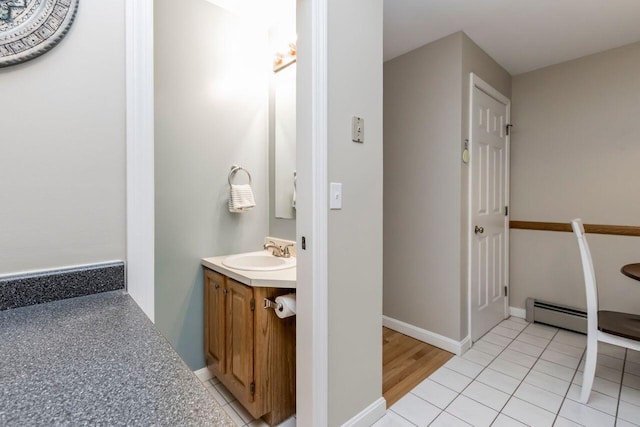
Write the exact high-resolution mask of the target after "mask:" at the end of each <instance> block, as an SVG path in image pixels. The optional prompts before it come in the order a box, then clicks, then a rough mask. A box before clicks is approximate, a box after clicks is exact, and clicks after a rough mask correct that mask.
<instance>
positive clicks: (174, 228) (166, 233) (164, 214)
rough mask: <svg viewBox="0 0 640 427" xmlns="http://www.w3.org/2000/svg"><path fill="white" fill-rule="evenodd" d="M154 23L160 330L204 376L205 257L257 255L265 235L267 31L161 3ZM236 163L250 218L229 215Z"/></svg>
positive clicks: (195, 5) (196, 1) (202, 6)
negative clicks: (252, 201)
mask: <svg viewBox="0 0 640 427" xmlns="http://www.w3.org/2000/svg"><path fill="white" fill-rule="evenodd" d="M155 19H156V22H155V30H156V32H155V55H156V56H155V67H156V70H155V79H156V80H155V84H156V87H155V114H156V118H155V120H156V124H155V132H156V141H155V143H156V150H155V156H156V158H155V167H156V170H155V173H156V187H155V190H156V205H155V208H156V297H155V298H156V303H155V312H156V325H157V326H158V327H159V328H160V330H161V331H162V333H163V334H164V335H165V336H166V337H167V338H168V339H169V341H170V342H171V344H172V345H173V346H174V348H175V349H176V350H177V351H178V353H179V354H180V356H181V357H182V358H183V359H184V360H185V361H186V362H187V363H188V365H189V366H190V367H191V368H192V369H199V368H202V367H203V366H204V364H205V362H204V350H203V326H202V325H203V322H202V319H203V298H202V292H203V291H202V268H201V267H200V258H203V257H209V256H216V255H224V254H229V253H237V252H246V251H252V250H256V249H259V248H260V247H261V244H262V239H263V238H264V236H266V235H267V233H268V230H269V221H268V200H267V194H268V172H267V166H268V130H267V124H268V113H267V108H268V69H269V66H268V64H269V61H270V56H269V55H267V54H266V53H267V47H266V46H267V36H266V32H264V33H257V32H256V31H255V30H252V29H251V27H247V26H246V25H243V23H242V22H241V21H238V19H237V18H234V17H233V16H232V15H230V14H229V13H228V12H225V11H224V10H222V9H220V8H219V7H217V6H214V5H212V4H210V3H208V2H206V1H204V0H186V1H184V2H182V3H181V4H180V7H176V6H175V4H174V2H171V1H169V0H162V1H157V2H156V3H155ZM176 35H179V37H177V36H176ZM265 63H266V64H267V65H265ZM234 163H236V164H239V165H242V166H243V167H245V168H247V169H248V170H249V171H250V172H251V174H252V176H253V190H254V193H255V197H256V203H257V207H256V208H254V209H253V210H251V211H250V212H248V213H244V214H232V213H229V211H228V209H227V196H228V184H227V175H228V172H229V168H230V166H231V165H232V164H234Z"/></svg>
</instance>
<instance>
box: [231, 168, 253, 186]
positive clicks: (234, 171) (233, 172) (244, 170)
mask: <svg viewBox="0 0 640 427" xmlns="http://www.w3.org/2000/svg"><path fill="white" fill-rule="evenodd" d="M239 171H243V172H244V173H246V174H247V176H248V177H249V185H251V174H250V173H249V171H248V170H246V169H245V168H243V167H240V166H235V165H234V166H231V172H229V177H228V178H227V179H228V181H229V185H232V184H231V179H233V177H235V176H236V173H238V172H239Z"/></svg>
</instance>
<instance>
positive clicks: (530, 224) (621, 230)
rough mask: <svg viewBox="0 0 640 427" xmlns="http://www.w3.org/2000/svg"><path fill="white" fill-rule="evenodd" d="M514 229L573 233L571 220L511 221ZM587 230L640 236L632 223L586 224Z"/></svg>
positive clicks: (639, 231)
mask: <svg viewBox="0 0 640 427" xmlns="http://www.w3.org/2000/svg"><path fill="white" fill-rule="evenodd" d="M509 227H510V228H511V229H512V230H539V231H562V232H567V233H572V232H573V230H572V229H571V223H569V222H542V221H511V222H510V223H509ZM584 229H585V232H587V233H590V234H611V235H615V236H637V237H640V227H637V226H632V225H604V224H584Z"/></svg>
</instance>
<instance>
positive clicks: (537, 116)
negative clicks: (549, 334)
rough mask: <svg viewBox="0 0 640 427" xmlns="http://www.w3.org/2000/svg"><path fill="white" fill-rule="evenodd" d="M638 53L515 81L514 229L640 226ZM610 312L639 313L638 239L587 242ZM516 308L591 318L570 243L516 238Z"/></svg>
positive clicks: (523, 233) (541, 236)
mask: <svg viewBox="0 0 640 427" xmlns="http://www.w3.org/2000/svg"><path fill="white" fill-rule="evenodd" d="M639 93H640V43H636V44H632V45H629V46H625V47H621V48H618V49H613V50H609V51H606V52H603V53H599V54H595V55H591V56H587V57H584V58H580V59H576V60H573V61H569V62H565V63H562V64H558V65H554V66H551V67H546V68H543V69H540V70H536V71H532V72H530V73H526V74H521V75H519V76H516V77H514V79H513V116H512V117H513V120H512V121H513V123H514V128H513V134H512V139H511V141H512V142H511V146H512V154H511V184H512V185H511V206H512V211H511V219H512V220H521V221H550V222H569V221H570V220H571V219H572V218H576V217H582V219H583V221H584V222H585V223H591V224H611V225H631V226H638V225H640V203H638V200H637V194H638V182H639V181H640V169H639V168H638V163H639V162H640V141H639V140H638V135H640V122H639V121H638V117H640V96H639V95H638V94H639ZM587 238H588V239H589V243H590V245H591V250H592V256H593V261H594V265H595V271H596V277H597V280H598V282H599V285H600V286H599V294H600V303H601V306H602V308H603V309H614V310H620V311H629V312H636V311H637V310H638V307H639V306H640V292H638V290H639V288H638V283H637V282H635V281H633V280H631V279H629V278H627V277H625V276H623V275H622V274H620V267H621V266H622V265H624V264H627V263H631V262H639V261H640V238H638V237H620V236H605V235H588V236H587ZM510 270H511V290H512V293H511V298H510V303H511V305H512V306H515V307H519V308H523V307H524V304H525V299H526V298H527V297H535V298H540V299H543V300H547V301H551V302H557V303H564V304H567V305H571V306H576V307H581V308H584V307H585V305H586V303H585V296H584V282H583V278H582V272H581V270H580V259H579V253H578V247H577V244H576V242H575V238H574V237H573V234H571V233H557V232H547V231H529V230H513V231H512V232H511V263H510Z"/></svg>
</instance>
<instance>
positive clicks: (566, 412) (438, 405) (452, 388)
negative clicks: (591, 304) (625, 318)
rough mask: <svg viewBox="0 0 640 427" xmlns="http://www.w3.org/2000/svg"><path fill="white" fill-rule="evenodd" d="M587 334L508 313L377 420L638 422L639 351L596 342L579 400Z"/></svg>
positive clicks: (601, 425)
mask: <svg viewBox="0 0 640 427" xmlns="http://www.w3.org/2000/svg"><path fill="white" fill-rule="evenodd" d="M585 347H586V336H585V335H581V334H576V333H573V332H568V331H564V330H558V329H556V328H552V327H549V326H544V325H538V324H528V323H526V322H525V321H524V320H522V319H518V318H513V317H512V318H510V319H507V320H505V321H504V322H502V323H501V324H500V325H499V326H496V327H495V328H494V329H493V330H492V331H491V332H489V333H487V334H486V335H485V336H484V337H482V339H480V340H479V341H478V342H477V343H476V344H475V345H474V346H473V348H472V349H471V350H469V351H468V352H467V353H465V354H464V355H462V356H461V357H458V356H455V357H454V358H452V359H451V360H450V361H449V362H447V363H446V364H445V365H444V366H443V367H441V368H440V369H438V370H437V371H436V372H434V373H433V374H432V375H431V376H430V377H429V378H427V379H426V380H424V381H423V382H422V383H421V384H419V385H418V386H417V387H416V388H414V389H413V390H412V391H411V393H409V394H408V395H406V396H404V397H403V398H402V399H400V400H399V401H398V402H397V403H396V404H395V405H393V406H392V407H391V408H390V410H389V411H387V414H386V415H385V416H384V417H383V418H382V419H381V420H380V421H378V422H377V423H376V424H374V426H375V427H392V426H393V427H395V426H398V427H403V426H408V427H410V426H469V425H472V426H522V425H528V426H561V427H563V426H596V427H606V426H619V427H630V426H638V427H640V352H636V351H632V350H625V349H623V348H620V347H616V346H611V345H608V344H604V343H599V348H598V353H599V354H598V366H597V368H596V379H595V381H594V385H593V391H592V392H591V399H590V401H589V404H588V405H583V404H581V403H579V402H578V397H579V395H580V389H581V384H582V371H583V370H584V360H583V356H584V350H585Z"/></svg>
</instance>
